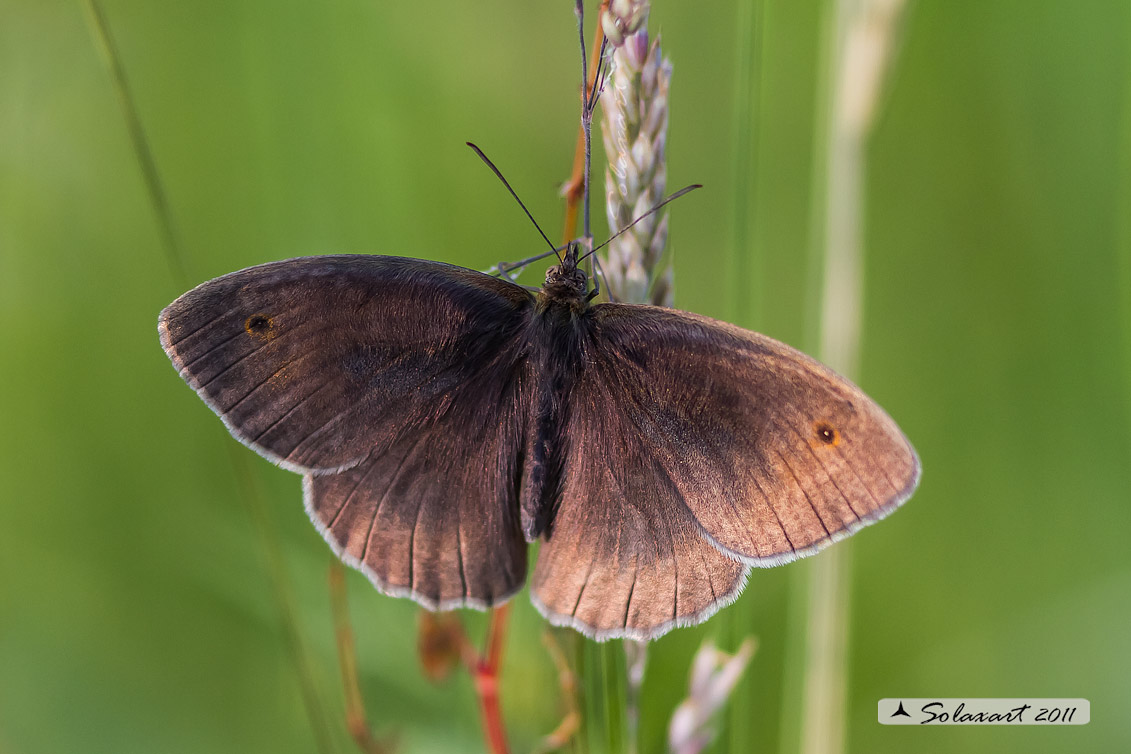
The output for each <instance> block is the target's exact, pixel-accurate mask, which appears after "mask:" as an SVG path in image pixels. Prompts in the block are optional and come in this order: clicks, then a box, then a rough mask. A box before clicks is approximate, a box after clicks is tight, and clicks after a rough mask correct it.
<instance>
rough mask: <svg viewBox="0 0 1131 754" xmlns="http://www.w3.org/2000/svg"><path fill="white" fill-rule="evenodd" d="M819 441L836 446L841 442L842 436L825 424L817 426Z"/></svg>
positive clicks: (821, 423) (820, 423)
mask: <svg viewBox="0 0 1131 754" xmlns="http://www.w3.org/2000/svg"><path fill="white" fill-rule="evenodd" d="M816 429H817V439H818V440H820V441H821V442H823V443H824V444H825V445H836V444H837V443H839V442H840V435H839V434H838V433H837V431H836V430H835V429H833V428H832V427H831V426H830V425H829V424H827V423H825V422H819V423H818V424H817V428H816Z"/></svg>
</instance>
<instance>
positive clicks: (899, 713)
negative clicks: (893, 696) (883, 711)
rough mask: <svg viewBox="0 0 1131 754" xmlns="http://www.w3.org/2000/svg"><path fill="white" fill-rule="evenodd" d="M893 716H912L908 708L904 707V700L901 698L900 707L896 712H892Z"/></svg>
mask: <svg viewBox="0 0 1131 754" xmlns="http://www.w3.org/2000/svg"><path fill="white" fill-rule="evenodd" d="M891 716H892V717H901V716H902V717H911V715H909V714H907V710H905V709H903V701H902V700H900V702H899V709H897V710H896V711H895V712H893V713H891Z"/></svg>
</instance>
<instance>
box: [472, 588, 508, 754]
mask: <svg viewBox="0 0 1131 754" xmlns="http://www.w3.org/2000/svg"><path fill="white" fill-rule="evenodd" d="M509 613H510V605H501V606H499V607H496V608H493V609H492V610H491V616H490V619H489V622H488V625H487V638H486V640H485V646H484V648H483V654H482V655H480V654H478V653H476V652H474V650H471V651H470V652H468V653H467V656H466V658H465V662H467V671H468V672H469V673H471V677H472V680H474V681H475V693H476V695H477V696H478V697H479V714H480V717H481V718H482V720H483V736H484V738H485V739H486V741H487V750H488V751H489V752H491V754H507V752H508V751H509V749H508V748H507V733H506V728H505V727H504V725H503V714H502V709H501V708H500V706H499V666H500V665H501V664H502V659H503V637H504V636H505V635H506V629H507V615H508V614H509Z"/></svg>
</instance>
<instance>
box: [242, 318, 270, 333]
mask: <svg viewBox="0 0 1131 754" xmlns="http://www.w3.org/2000/svg"><path fill="white" fill-rule="evenodd" d="M243 329H244V330H246V331H247V333H248V335H263V334H264V333H266V332H267V331H268V330H270V329H271V318H270V317H268V316H266V315H264V314H253V315H251V316H250V317H248V318H247V321H246V322H244V323H243Z"/></svg>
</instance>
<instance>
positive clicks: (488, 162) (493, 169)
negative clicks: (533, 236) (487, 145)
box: [467, 141, 562, 263]
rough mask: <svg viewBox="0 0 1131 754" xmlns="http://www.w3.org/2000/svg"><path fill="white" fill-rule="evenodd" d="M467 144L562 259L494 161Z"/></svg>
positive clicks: (559, 259)
mask: <svg viewBox="0 0 1131 754" xmlns="http://www.w3.org/2000/svg"><path fill="white" fill-rule="evenodd" d="M467 146H469V147H471V148H472V149H474V150H475V154H477V155H479V159H481V160H483V162H484V163H486V165H487V167H489V168H491V172H492V173H494V174H495V175H496V176H497V177H498V179H499V180H500V181H502V182H503V185H504V186H506V187H507V191H509V192H511V196H513V197H514V200H515V201H516V202H518V206H520V207H522V211H523V212H525V213H526V216H527V217H529V218H530V222H532V223H534V227H535V228H537V229H538V232H539V233H540V234H541V235H542V238H543V239H544V240H545V241H546V245H547V246H549V247H550V250H551V253H553V254H556V255H557V257H558V261H559V262H560V261H562V256H561V254H558V251H559V249H558V248H557V247H555V246H554V242H553V241H551V240H550V239H549V237H548V236H547V235H546V234H545V233H544V232H543V231H542V226H541V225H539V224H538V221H537V220H535V219H534V215H532V214H530V210H528V209H527V208H526V205H525V204H523V203H522V200H521V199H519V198H518V194H517V193H515V190H514V189H513V188H511V185H510V183H509V182H508V181H507V179H506V178H504V177H503V174H502V172H501V171H500V170H499V169H498V168H497V167H495V163H493V162H491V160H490V159H489V158H488V157H487V155H485V154H483V150H482V149H480V148H479V147H477V146H475V145H474V144H472V143H471V142H470V141H469V142H467ZM542 256H546V257H548V256H550V255H549V254H543V255H542ZM540 258H541V257H534V258H533V259H531V260H529V261H534V260H535V259H540ZM528 263H529V262H528Z"/></svg>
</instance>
